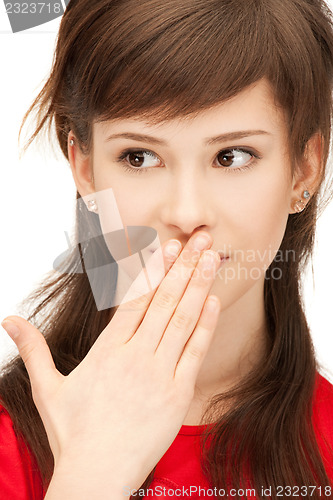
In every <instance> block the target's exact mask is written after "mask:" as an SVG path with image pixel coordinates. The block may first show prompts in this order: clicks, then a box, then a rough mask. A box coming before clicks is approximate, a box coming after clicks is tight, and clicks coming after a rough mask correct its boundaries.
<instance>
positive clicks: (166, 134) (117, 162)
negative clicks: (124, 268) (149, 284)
mask: <svg viewBox="0 0 333 500" xmlns="http://www.w3.org/2000/svg"><path fill="white" fill-rule="evenodd" d="M93 144H94V146H93V151H92V153H91V157H90V158H89V165H88V163H87V162H82V163H81V167H78V168H76V172H75V173H74V176H75V180H76V184H77V187H78V190H79V191H80V193H81V195H82V196H85V195H87V194H89V193H92V192H94V191H97V192H98V191H102V190H105V189H109V188H112V190H113V194H114V196H115V200H116V202H117V205H118V210H119V213H120V216H121V218H122V222H123V224H124V225H125V226H149V227H152V228H153V229H155V230H156V231H157V233H158V236H159V240H160V242H161V243H163V242H164V241H166V240H168V239H170V238H177V239H179V240H180V241H181V243H182V244H185V243H186V242H187V240H188V239H189V238H190V236H191V235H192V234H193V233H194V232H196V231H198V230H201V229H203V230H205V231H207V232H208V233H210V234H211V236H212V238H213V245H212V249H214V250H217V251H219V252H221V253H222V254H224V255H226V256H229V259H228V260H227V261H226V262H224V263H223V264H222V265H221V267H220V269H219V273H218V275H217V277H216V280H215V282H214V285H213V287H212V289H211V293H214V294H217V295H218V296H219V297H220V299H221V304H222V311H223V309H225V308H227V307H228V306H229V305H231V304H232V303H234V302H235V301H236V300H238V299H239V298H240V297H241V296H243V295H244V294H245V293H247V292H248V291H249V290H250V289H252V292H253V293H261V291H262V287H263V284H264V279H265V271H266V269H267V268H268V267H269V265H270V263H271V262H272V260H273V259H274V257H275V255H276V253H277V251H278V249H279V247H280V244H281V241H282V239H283V235H284V232H285V228H286V223H287V219H288V215H289V213H293V212H294V211H293V209H292V205H291V204H292V202H293V201H296V200H297V199H299V197H300V193H301V192H302V191H303V190H304V189H305V187H304V185H303V183H298V184H297V183H296V181H295V180H294V179H293V178H292V176H291V173H290V172H291V170H290V164H289V162H288V155H287V141H286V124H285V121H284V115H283V113H282V111H281V110H280V109H277V108H276V107H274V103H273V98H272V95H271V94H270V87H269V85H268V84H267V83H266V81H265V80H261V81H260V82H258V83H256V84H255V85H254V86H252V87H250V88H249V89H246V90H245V91H243V92H242V93H240V94H238V95H237V96H236V97H235V98H233V99H231V100H229V101H227V102H224V103H222V104H219V105H216V106H214V107H212V108H210V109H207V110H204V111H202V112H200V113H199V114H197V115H196V116H192V117H191V118H186V119H184V118H183V119H182V120H180V119H174V120H170V121H167V122H163V123H161V124H159V125H158V126H156V125H151V124H149V123H148V122H146V121H143V120H142V119H140V115H139V114H138V117H137V118H133V119H124V120H121V119H119V120H114V121H109V122H103V123H94V125H93ZM89 168H92V170H93V180H92V181H91V175H90V172H88V170H89ZM281 258H293V256H292V255H290V254H289V255H288V256H281ZM276 271H277V270H276ZM280 278H281V276H280V275H279V274H278V273H277V274H276V275H274V274H273V275H272V276H269V279H280Z"/></svg>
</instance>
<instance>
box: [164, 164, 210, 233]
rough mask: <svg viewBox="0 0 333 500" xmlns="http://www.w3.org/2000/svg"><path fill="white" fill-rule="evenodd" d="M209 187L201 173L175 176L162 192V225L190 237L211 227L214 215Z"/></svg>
mask: <svg viewBox="0 0 333 500" xmlns="http://www.w3.org/2000/svg"><path fill="white" fill-rule="evenodd" d="M211 187H212V186H210V187H209V185H208V182H207V179H205V176H204V174H202V175H194V174H193V173H192V174H188V173H186V174H184V175H181V174H180V175H178V176H177V175H175V176H174V178H173V179H172V180H170V184H169V185H168V186H166V187H165V191H164V190H163V191H164V192H163V195H164V196H163V204H162V209H161V221H162V223H163V224H164V225H166V226H173V227H176V228H177V229H178V230H180V231H181V232H182V233H184V234H189V235H190V234H191V233H192V232H194V231H196V230H198V229H199V228H200V229H208V228H212V227H213V226H214V224H215V219H216V216H217V213H216V207H214V199H213V196H212V189H210V188H211Z"/></svg>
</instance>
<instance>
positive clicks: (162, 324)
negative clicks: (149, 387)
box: [133, 235, 212, 352]
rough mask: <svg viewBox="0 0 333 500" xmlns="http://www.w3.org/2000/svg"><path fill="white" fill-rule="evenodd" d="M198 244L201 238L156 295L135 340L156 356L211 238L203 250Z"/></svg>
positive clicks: (190, 243) (188, 246)
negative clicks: (155, 353)
mask: <svg viewBox="0 0 333 500" xmlns="http://www.w3.org/2000/svg"><path fill="white" fill-rule="evenodd" d="M200 236H201V235H200ZM197 241H198V235H196V237H195V238H191V239H190V240H189V241H188V243H187V244H186V246H185V247H184V250H183V251H182V253H181V254H180V256H179V257H178V259H177V260H176V262H175V263H174V265H173V266H172V268H171V269H170V272H169V273H168V274H167V275H166V277H165V278H164V280H163V282H162V283H161V285H160V286H159V288H158V290H157V291H156V293H155V295H154V297H153V299H152V301H151V304H150V306H149V309H148V311H147V313H146V315H145V317H144V318H143V320H142V323H141V325H140V327H139V329H138V331H137V333H136V335H135V338H133V340H135V341H136V340H138V341H139V342H140V343H141V347H142V348H146V349H148V350H150V351H151V352H155V350H156V348H157V346H158V344H159V342H160V341H161V338H162V336H163V334H164V331H165V329H166V328H167V326H168V323H169V322H170V320H171V317H172V315H173V314H174V312H175V310H176V308H177V306H178V304H179V302H180V300H181V298H182V296H183V294H184V293H185V290H186V287H187V286H188V284H189V281H190V280H191V278H192V275H193V272H194V269H195V267H196V265H197V263H198V261H199V258H200V255H201V254H202V251H203V250H204V248H205V247H210V246H211V245H212V240H211V238H206V239H204V241H202V244H201V246H200V245H198V244H197ZM200 310H201V308H200ZM140 337H142V339H141V338H140Z"/></svg>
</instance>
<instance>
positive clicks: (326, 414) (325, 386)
mask: <svg viewBox="0 0 333 500" xmlns="http://www.w3.org/2000/svg"><path fill="white" fill-rule="evenodd" d="M313 427H314V431H315V435H316V439H317V443H318V445H319V449H320V451H321V454H322V458H323V461H324V463H325V467H326V471H327V473H328V475H329V477H330V478H331V480H333V385H332V384H331V382H329V381H328V380H327V379H326V378H325V377H323V376H322V375H321V374H320V373H318V372H317V376H316V386H315V391H314V395H313Z"/></svg>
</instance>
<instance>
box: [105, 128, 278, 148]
mask: <svg viewBox="0 0 333 500" xmlns="http://www.w3.org/2000/svg"><path fill="white" fill-rule="evenodd" d="M253 135H272V134H271V133H270V132H267V131H266V130H240V131H237V132H228V133H226V134H220V135H217V136H215V137H207V138H206V139H204V144H205V145H207V146H210V145H211V144H216V143H217V142H223V141H232V140H234V139H243V138H244V137H250V136H253ZM119 138H122V139H130V140H134V141H141V142H150V143H152V144H158V145H159V146H168V143H167V142H166V141H164V140H163V139H158V138H157V137H152V136H151V135H146V134H137V133H133V132H123V133H121V134H112V135H109V136H108V137H107V138H106V142H108V141H112V140H113V139H119Z"/></svg>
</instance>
